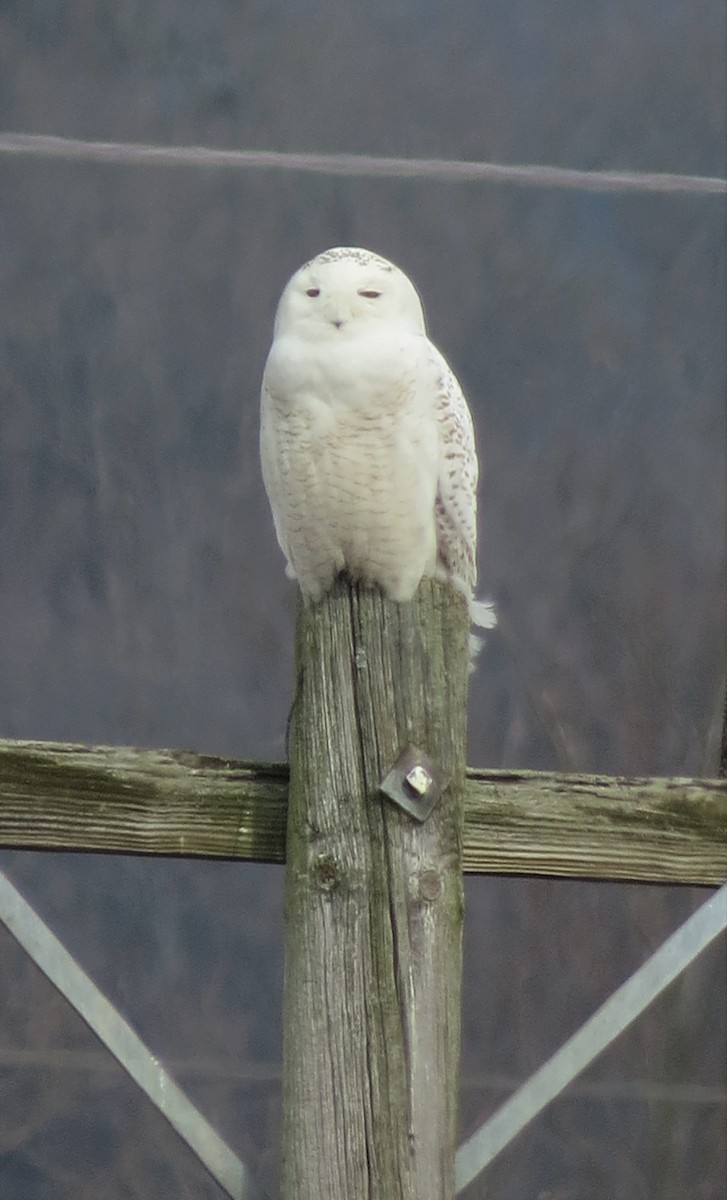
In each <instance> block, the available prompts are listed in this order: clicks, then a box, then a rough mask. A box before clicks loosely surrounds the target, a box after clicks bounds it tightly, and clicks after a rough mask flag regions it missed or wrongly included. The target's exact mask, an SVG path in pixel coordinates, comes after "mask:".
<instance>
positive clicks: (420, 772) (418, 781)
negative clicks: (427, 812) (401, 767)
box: [404, 763, 434, 796]
mask: <svg viewBox="0 0 727 1200" xmlns="http://www.w3.org/2000/svg"><path fill="white" fill-rule="evenodd" d="M404 778H405V780H406V782H407V783H408V784H409V787H410V788H411V790H412V791H413V792H416V794H417V796H426V794H427V792H428V791H429V789H430V787H431V786H432V784H433V783H434V780H433V779H432V777H431V775H430V774H429V772H428V771H427V769H426V767H423V766H422V765H421V763H417V764H416V766H415V767H412V769H411V771H407V773H406V775H405V776H404Z"/></svg>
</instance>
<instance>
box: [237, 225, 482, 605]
mask: <svg viewBox="0 0 727 1200" xmlns="http://www.w3.org/2000/svg"><path fill="white" fill-rule="evenodd" d="M260 451H261V458H262V470H263V479H264V482H265V487H266V490H267V493H268V497H269V500H270V505H271V508H272V510H273V518H274V520H275V529H276V532H277V535H278V541H279V542H280V545H281V547H282V549H283V552H284V554H285V556H286V558H287V560H288V568H287V570H288V574H289V575H290V576H291V577H292V578H297V580H298V582H299V584H300V588H301V591H302V592H303V594H304V595H305V596H308V597H310V598H311V599H313V600H317V599H319V598H320V597H321V596H322V595H323V594H324V593H325V592H326V591H327V590H328V589H329V588H330V587H331V585H332V583H333V581H334V580H335V578H336V577H337V575H339V573H340V572H342V571H345V572H346V573H347V574H348V575H349V576H350V577H351V578H352V579H356V580H360V581H362V582H363V583H365V584H368V585H378V586H379V587H380V588H381V589H382V591H383V592H384V593H385V595H386V596H388V597H389V598H391V599H392V600H396V601H400V602H404V601H407V600H411V598H412V596H413V595H414V592H415V591H416V589H417V587H418V585H419V583H420V581H421V579H422V578H423V577H424V576H434V577H435V578H438V579H446V580H449V581H450V582H451V583H452V584H453V585H454V586H455V587H456V588H458V589H459V590H460V591H462V592H463V593H464V594H465V596H466V597H467V599H468V601H469V602H470V612H471V614H472V618H473V620H475V621H477V623H478V624H481V625H484V626H490V625H492V624H494V618H493V615H492V610H491V608H490V606H487V605H474V604H473V603H472V593H473V589H474V585H475V580H476V571H477V568H476V545H477V455H476V451H475V439H474V429H473V426H472V417H471V415H470V411H469V408H468V407H467V402H466V400H465V398H464V395H463V394H462V389H461V388H460V386H459V384H458V382H457V380H456V379H455V377H454V375H453V373H452V371H451V370H450V368H449V366H448V365H447V363H446V362H445V360H444V358H443V357H442V355H441V354H440V353H439V351H438V350H437V349H436V348H435V347H434V346H433V345H432V343H431V342H430V341H429V340H428V338H427V335H426V330H425V326H424V313H423V311H422V305H421V301H420V300H419V296H418V295H417V293H416V291H415V289H414V286H413V284H412V283H411V281H410V280H409V279H408V278H407V276H406V275H405V274H404V273H403V272H402V271H400V270H399V269H398V267H395V266H394V265H393V263H390V262H387V260H386V259H384V258H381V257H379V255H377V254H373V253H371V251H369V250H361V249H357V248H349V247H339V248H336V249H333V250H326V251H325V252H324V253H323V254H319V255H318V257H317V258H314V259H313V260H312V261H311V262H309V263H306V264H305V266H303V267H301V268H300V270H299V271H297V272H296V273H295V275H294V276H293V277H292V279H291V280H290V282H289V283H288V284H287V286H286V288H285V290H284V291H283V294H282V296H281V298H280V303H279V305H278V311H277V314H276V317H275V329H274V336H273V344H272V347H271V350H270V354H269V356H268V360H267V363H266V366H265V374H264V377H263V385H262V401H261V430H260Z"/></svg>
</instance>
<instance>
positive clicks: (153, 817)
mask: <svg viewBox="0 0 727 1200" xmlns="http://www.w3.org/2000/svg"><path fill="white" fill-rule="evenodd" d="M287 797H288V768H287V766H285V765H284V764H282V763H256V762H245V761H241V760H235V759H226V758H216V757H212V756H210V755H205V754H196V753H192V752H188V751H178V750H143V749H131V748H129V747H124V746H84V745H73V744H66V743H60V742H28V741H0V846H1V847H5V848H10V847H14V848H22V849H29V850H64V851H101V852H109V853H114V854H152V855H154V854H156V855H167V856H182V857H190V858H226V859H246V860H249V861H254V862H268V863H282V862H284V859H285V823H286V812H287ZM464 868H465V870H466V871H469V872H474V873H481V872H491V873H493V874H515V875H546V876H552V877H559V878H573V879H603V880H631V881H635V882H644V883H684V884H702V885H709V886H714V885H717V884H719V883H722V882H723V881H724V880H725V879H727V781H725V780H717V779H714V780H712V779H680V778H671V779H659V778H643V779H625V778H619V777H613V776H600V775H566V774H553V773H550V772H541V771H484V770H472V769H470V770H469V771H468V780H467V794H466V800H465V828H464Z"/></svg>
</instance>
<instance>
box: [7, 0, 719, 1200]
mask: <svg viewBox="0 0 727 1200" xmlns="http://www.w3.org/2000/svg"><path fill="white" fill-rule="evenodd" d="M726 40H727V39H726V36H725V9H724V4H723V2H722V0H659V3H656V0H604V2H603V3H601V4H596V3H593V2H591V3H585V2H584V0H580V2H576V0H551V3H549V4H547V5H546V4H543V3H542V2H541V0H518V2H517V3H512V0H508V2H507V3H505V2H503V0H490V2H489V3H487V4H483V3H482V0H461V2H460V3H459V4H457V5H447V4H444V3H443V2H437V0H426V2H425V3H421V2H420V3H414V2H413V0H388V2H384V0H370V2H369V3H367V4H363V5H362V4H354V3H351V2H350V0H340V2H338V3H332V2H331V0H328V2H326V0H281V2H280V3H278V4H276V5H273V4H267V3H263V2H262V0H257V2H253V3H245V4H235V3H232V0H207V2H206V3H205V4H204V5H200V4H195V3H192V2H191V0H180V2H179V3H178V4H175V5H169V4H162V3H159V2H158V0H147V2H146V3H143V4H142V3H135V2H134V0H116V2H115V3H114V4H113V5H112V4H110V3H109V2H108V0H73V2H71V3H67V4H62V3H59V2H58V0H42V2H41V0H23V2H22V3H20V2H19V0H15V2H14V0H7V2H6V3H5V4H2V5H0V127H2V128H3V129H5V130H12V131H23V132H37V133H54V134H62V135H67V136H73V137H80V138H92V139H103V140H122V141H123V140H129V141H132V140H133V141H145V142H158V143H165V144H176V145H180V146H183V145H193V144H197V145H206V146H220V147H229V148H246V149H251V148H260V149H276V150H297V151H303V150H310V151H322V152H328V153H336V152H359V153H365V154H381V155H396V156H431V157H440V158H448V159H458V158H461V159H472V160H492V161H502V162H511V163H518V162H540V163H551V164H557V165H560V166H572V167H579V168H586V169H587V168H591V169H609V168H611V169H616V168H631V169H635V170H642V171H668V172H672V171H673V172H681V173H696V174H705V175H724V172H725V49H726ZM0 182H1V186H0V736H2V737H11V738H48V739H63V740H77V741H84V742H111V743H131V744H134V745H146V746H176V747H191V748H196V749H200V750H204V751H208V752H210V753H222V754H232V755H236V756H243V757H251V758H255V759H263V760H278V759H282V758H283V757H284V730H285V721H286V716H287V711H288V706H289V703H290V698H291V675H292V650H291V642H292V630H293V623H294V616H295V591H294V588H293V585H292V584H290V583H288V582H287V581H286V580H285V579H284V575H283V566H284V563H283V558H282V555H281V554H280V551H279V550H278V547H277V544H276V542H275V536H274V532H273V526H272V520H271V518H270V515H269V512H268V508H267V504H266V501H265V496H264V492H263V487H262V481H261V477H260V471H259V466H258V453H257V428H258V393H259V380H260V376H261V372H262V367H263V363H264V360H265V355H266V353H267V348H268V345H269V340H270V334H271V323H272V317H273V312H274V308H275V304H276V300H277V297H278V295H279V292H280V290H281V288H282V286H283V284H284V283H285V281H286V279H287V278H288V276H289V275H290V274H291V273H292V271H293V270H295V268H296V267H297V266H298V265H299V264H300V263H301V262H303V261H304V260H305V259H306V258H308V257H310V256H311V255H313V254H315V253H317V252H318V251H320V250H322V249H325V248H326V247H328V246H332V245H337V244H359V245H364V246H367V247H370V248H372V249H374V250H377V251H379V252H380V253H382V254H384V255H386V256H387V257H390V258H392V259H393V260H394V261H396V262H397V263H398V264H399V265H400V266H402V267H403V268H404V269H405V270H406V271H407V272H408V273H409V274H410V275H411V276H412V277H413V279H414V280H415V282H416V284H417V286H418V287H419V289H420V291H421V294H422V296H423V299H424V303H425V307H426V311H427V315H428V321H429V328H430V333H431V335H432V338H433V340H434V341H435V342H436V343H437V344H438V345H439V346H440V348H441V349H442V350H443V352H444V353H445V355H446V356H447V357H448V359H449V360H450V362H451V363H452V365H453V366H454V368H455V370H456V372H457V374H458V376H459V377H460V379H461V382H462V384H463V386H464V388H465V391H466V393H467V395H468V397H469V399H470V403H471V406H472V409H473V413H474V416H475V422H476V426H477V431H478V440H479V446H480V452H481V459H482V464H483V470H482V485H481V495H480V504H481V520H480V524H481V531H480V567H481V585H482V590H483V591H486V592H489V593H491V594H493V595H494V596H495V597H496V599H497V603H498V607H499V611H500V616H501V626H500V630H499V632H498V633H497V634H495V635H494V636H493V637H492V638H491V639H490V642H489V643H488V646H487V648H486V650H485V652H484V653H483V655H482V657H481V659H480V665H479V668H478V671H477V673H476V674H475V676H474V677H473V682H472V691H471V707H470V748H469V760H470V762H471V763H472V764H473V765H481V766H499V765H503V766H518V767H532V768H544V769H550V768H558V767H559V768H563V769H566V770H567V769H577V770H586V771H595V772H608V773H615V774H639V773H643V774H647V773H648V774H664V775H666V774H674V775H676V774H685V775H686V774H714V773H715V772H716V758H717V751H716V743H717V735H718V709H719V702H720V700H721V693H722V689H723V686H724V679H725V636H724V624H725V542H726V539H725V404H724V399H725V337H724V329H725V316H726V312H725V211H724V208H725V206H724V198H723V197H719V196H715V197H710V196H698V195H694V196H690V195H616V194H607V195H603V194H596V193H590V192H566V191H557V190H544V189H523V188H516V187H513V186H506V185H501V184H492V183H483V182H480V183H472V182H469V183H459V182H458V183H447V182H431V181H426V180H421V179H412V180H386V179H375V178H367V179H362V178H355V177H326V176H321V175H308V174H293V173H288V172H285V171H280V170H275V171H266V172H262V171H254V170H231V169H212V168H200V167H191V166H175V167H171V166H166V167H160V166H150V165H147V166H140V165H99V164H95V163H83V162H73V163H62V162H58V161H52V160H30V159H22V158H10V157H7V156H3V157H1V158H0ZM0 866H2V867H4V869H6V870H7V871H8V873H9V874H10V875H11V877H12V878H13V880H14V881H15V882H16V883H18V885H19V886H21V888H22V890H23V891H24V893H25V894H26V895H27V896H28V898H29V899H30V900H31V901H32V902H33V903H34V904H35V905H36V906H37V907H38V909H39V910H40V912H41V913H42V914H43V915H44V917H45V918H46V919H47V920H48V921H49V923H50V924H51V925H52V927H53V928H54V929H55V930H56V931H57V932H58V933H59V935H60V936H61V937H63V938H64V939H65V941H66V942H67V944H68V946H69V948H70V949H71V950H72V951H73V952H74V953H75V954H76V955H77V956H78V958H79V960H80V961H81V962H82V964H83V965H84V966H85V968H86V969H87V970H89V971H90V973H91V974H92V975H93V977H94V979H95V980H96V981H97V982H98V983H99V984H100V985H101V986H102V987H103V988H104V989H105V990H106V992H107V993H108V995H109V996H110V998H111V999H112V1000H113V1001H114V1003H116V1004H118V1005H119V1007H120V1008H121V1010H122V1011H123V1012H124V1013H125V1015H127V1016H128V1017H129V1019H130V1020H132V1022H133V1023H134V1025H135V1026H136V1028H138V1030H139V1032H140V1033H141V1034H142V1036H143V1037H144V1038H146V1039H147V1040H148V1042H149V1044H150V1045H151V1046H152V1048H153V1049H154V1051H155V1053H157V1054H158V1055H159V1056H160V1057H161V1058H162V1059H163V1060H164V1061H165V1062H166V1063H168V1064H169V1065H170V1066H171V1067H172V1069H173V1070H174V1072H175V1074H176V1075H177V1077H178V1078H179V1079H180V1081H181V1082H182V1084H183V1085H184V1086H185V1088H187V1090H188V1091H189V1093H190V1095H191V1096H192V1098H193V1099H194V1100H195V1101H196V1102H197V1103H198V1104H199V1106H200V1107H201V1108H202V1109H203V1111H204V1112H205V1114H206V1115H207V1116H208V1117H209V1118H210V1120H212V1121H213V1122H214V1123H215V1125H216V1126H217V1127H218V1128H219V1129H220V1131H221V1132H222V1133H223V1135H224V1136H225V1137H227V1138H228V1139H229V1141H230V1143H231V1144H232V1145H233V1146H234V1147H235V1149H236V1150H237V1151H238V1152H239V1153H240V1154H241V1155H242V1156H243V1158H245V1160H246V1161H247V1162H248V1163H249V1164H250V1165H251V1166H252V1167H253V1168H254V1169H255V1170H256V1171H257V1172H258V1174H259V1176H260V1178H261V1180H263V1182H264V1183H265V1184H266V1186H267V1187H269V1189H270V1190H271V1192H273V1193H274V1192H275V1189H276V1186H277V1179H278V1157H279V1122H280V1080H279V1074H280V1000H281V973H282V877H283V873H282V871H281V870H280V869H277V868H272V867H256V866H252V865H249V864H225V863H194V864H193V863H188V862H181V861H164V860H159V861H145V860H136V859H121V858H111V857H102V856H70V855H67V856H63V855H54V856H44V855H33V854H10V853H5V854H3V855H0ZM706 895H707V893H705V892H701V891H699V890H697V889H686V888H671V889H666V888H656V887H637V886H630V887H627V886H615V885H599V884H595V883H594V884H585V883H584V884H581V883H577V884H576V883H562V882H555V881H545V880H543V881H535V880H529V881H528V880H516V879H494V878H476V879H472V880H469V881H468V887H467V900H468V911H467V927H466V946H465V963H466V966H465V1012H464V1056H463V1064H464V1066H463V1080H462V1131H463V1134H464V1133H466V1132H469V1131H470V1130H472V1129H473V1128H474V1127H475V1126H476V1125H477V1124H478V1123H479V1122H481V1121H482V1120H483V1119H484V1118H485V1116H487V1115H488V1113H490V1112H491V1111H493V1109H494V1108H495V1107H496V1105H497V1104H498V1103H499V1102H500V1101H501V1100H502V1099H503V1098H504V1097H505V1096H506V1095H507V1093H508V1091H509V1090H510V1089H511V1088H512V1087H513V1086H514V1085H515V1084H516V1082H517V1081H519V1080H521V1079H524V1078H526V1077H527V1075H528V1074H529V1073H530V1072H531V1071H532V1070H533V1069H535V1068H536V1067H537V1066H538V1065H540V1063H541V1062H542V1061H543V1059H544V1058H545V1057H546V1056H547V1055H548V1054H549V1053H551V1052H552V1050H554V1049H555V1048H556V1047H557V1046H558V1045H559V1044H560V1043H561V1042H562V1041H563V1040H564V1039H565V1038H566V1037H567V1036H568V1035H569V1034H570V1033H572V1032H573V1031H574V1030H575V1029H576V1028H577V1027H578V1026H579V1024H580V1023H581V1022H582V1021H583V1020H584V1019H585V1018H586V1017H587V1016H588V1015H589V1014H590V1013H591V1011H592V1010H593V1008H594V1007H595V1006H596V1005H597V1004H598V1003H599V1002H600V1001H601V1000H602V999H604V998H605V997H606V996H607V995H608V994H609V993H610V991H611V990H613V988H614V987H616V986H617V985H618V984H619V983H620V982H621V981H622V980H623V979H624V978H626V976H627V975H628V974H629V973H630V972H631V971H632V970H633V969H634V968H635V967H636V966H637V965H638V964H639V963H640V962H641V961H642V960H643V959H644V958H645V957H646V956H647V955H648V954H649V953H650V951H651V950H653V949H655V948H656V947H657V946H658V944H659V943H660V942H661V941H662V940H663V938H664V937H665V936H667V934H668V933H669V932H670V931H671V930H672V929H673V928H674V927H675V926H676V925H677V924H678V923H679V922H680V921H681V920H683V919H684V918H685V917H686V916H687V915H688V914H689V913H690V912H691V911H693V909H694V908H695V907H696V906H697V905H698V904H699V903H700V902H701V901H702V900H703V899H705V898H706ZM0 963H1V969H0V1197H2V1200H66V1198H68V1200H70V1198H73V1200H92V1198H93V1200H95V1198H96V1197H97V1196H99V1195H100V1194H103V1195H104V1196H106V1197H108V1198H109V1200H126V1198H134V1200H136V1198H148V1197H154V1198H155V1200H168V1198H169V1200H172V1198H175V1200H176V1198H180V1197H181V1198H184V1197H195V1198H201V1200H214V1198H219V1197H220V1196H221V1192H220V1190H219V1189H218V1188H217V1187H216V1185H214V1184H213V1183H212V1182H211V1181H210V1180H209V1179H208V1178H207V1176H206V1174H205V1172H204V1170H203V1169H202V1168H201V1167H200V1166H199V1165H198V1164H197V1163H196V1161H195V1160H194V1159H193V1158H192V1156H191V1154H190V1153H189V1152H188V1151H187V1150H186V1149H185V1147H184V1146H183V1145H182V1144H181V1143H180V1142H179V1141H178V1139H177V1138H176V1137H175V1135H174V1134H172V1133H171V1131H170V1130H168V1129H167V1127H166V1125H165V1122H164V1121H163V1119H162V1118H161V1117H160V1116H159V1115H158V1114H157V1113H156V1112H155V1111H154V1110H153V1109H152V1108H151V1106H150V1105H148V1104H147V1103H146V1102H145V1101H144V1100H143V1099H142V1098H141V1097H140V1095H139V1094H138V1093H137V1092H136V1090H135V1088H134V1086H133V1085H132V1084H131V1083H129V1082H128V1081H127V1080H126V1079H125V1078H124V1076H123V1074H122V1072H121V1071H120V1070H119V1069H118V1068H116V1067H115V1066H114V1064H113V1062H112V1061H111V1059H110V1057H109V1056H108V1055H107V1054H106V1053H105V1052H104V1051H103V1050H102V1049H101V1048H100V1047H99V1046H98V1044H97V1043H96V1042H95V1039H94V1038H93V1036H92V1035H91V1034H90V1033H88V1032H87V1030H86V1029H85V1026H84V1025H83V1024H82V1022H81V1021H80V1020H79V1019H78V1018H77V1017H75V1016H74V1014H73V1013H71V1012H70V1011H69V1009H68V1006H67V1005H66V1004H65V1002H64V1001H62V1000H61V999H60V998H59V997H58V996H57V995H56V994H55V992H54V990H53V988H52V987H51V985H50V984H48V983H47V982H46V981H45V980H44V978H43V977H42V976H41V975H40V974H39V973H38V971H37V970H36V969H35V968H34V967H33V966H32V965H31V964H30V962H29V961H28V960H27V958H26V957H25V956H24V955H23V953H22V952H20V951H19V950H18V949H17V947H16V946H15V943H14V942H13V941H12V939H11V938H10V936H9V935H7V934H6V933H5V932H4V931H2V930H0ZM726 983H727V958H726V956H725V948H724V945H717V946H715V947H714V948H713V949H711V950H710V951H709V952H707V953H706V954H705V955H704V956H703V958H702V959H701V960H700V961H699V963H698V964H697V965H696V966H695V967H693V968H692V969H691V970H690V971H689V972H688V973H687V974H686V975H685V976H684V977H683V978H682V979H680V981H679V982H678V983H677V984H675V985H674V986H673V987H672V988H671V989H670V991H669V992H668V993H667V994H666V995H665V996H664V997H663V998H662V999H661V1000H660V1001H659V1002H658V1003H657V1004H656V1005H654V1007H653V1009H652V1010H650V1011H649V1012H648V1013H647V1014H646V1016H645V1017H644V1018H642V1019H641V1020H640V1021H639V1022H638V1023H637V1024H636V1025H635V1026H634V1027H633V1028H632V1029H631V1030H630V1031H629V1032H628V1033H627V1034H626V1035H625V1036H624V1037H622V1038H621V1039H620V1040H619V1041H618V1043H617V1044H616V1045H615V1046H614V1047H613V1048H612V1049H611V1050H610V1051H609V1052H608V1053H607V1054H605V1055H604V1056H603V1058H602V1059H600V1060H599V1061H598V1062H597V1063H596V1064H595V1065H594V1067H593V1068H592V1069H591V1070H590V1071H589V1072H588V1073H587V1074H586V1075H585V1076H584V1077H583V1078H582V1079H581V1080H580V1081H578V1082H577V1083H576V1084H575V1085H573V1086H572V1087H571V1088H570V1089H569V1091H568V1092H567V1093H566V1094H565V1096H564V1097H563V1098H562V1099H561V1100H559V1101H558V1102H557V1103H555V1104H554V1105H553V1106H552V1107H551V1109H549V1110H548V1111H547V1112H546V1113H545V1114H543V1116H542V1117H541V1118H539V1119H538V1120H537V1121H536V1122H534V1123H533V1124H532V1125H531V1126H530V1127H529V1128H528V1130H527V1131H526V1132H525V1133H524V1134H523V1135H522V1136H521V1137H520V1138H519V1139H518V1141H517V1142H516V1143H515V1144H513V1145H512V1146H511V1147H510V1148H509V1149H508V1150H507V1151H506V1152H505V1153H503V1155H502V1156H501V1157H500V1158H499V1159H498V1160H497V1161H496V1163H495V1164H494V1165H493V1167H492V1168H491V1169H490V1170H489V1172H488V1174H487V1176H486V1177H483V1178H481V1179H479V1180H478V1181H476V1182H475V1183H474V1184H473V1185H472V1186H471V1187H470V1189H469V1190H468V1191H467V1193H466V1195H467V1198H468V1200H484V1198H485V1197H487V1200H685V1198H689V1200H725V1197H726V1196H727V1183H726V1179H725V1177H726V1174H727V1160H726V1155H725V1140H724V1125H725V1119H726V1118H727V1065H726V1063H727V1013H726V1004H725V985H726ZM342 1200H343V1198H342Z"/></svg>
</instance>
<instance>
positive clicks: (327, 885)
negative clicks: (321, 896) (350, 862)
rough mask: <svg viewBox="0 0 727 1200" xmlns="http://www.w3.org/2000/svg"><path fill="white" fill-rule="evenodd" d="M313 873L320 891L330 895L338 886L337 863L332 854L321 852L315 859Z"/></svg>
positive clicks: (339, 878) (339, 880) (339, 881)
mask: <svg viewBox="0 0 727 1200" xmlns="http://www.w3.org/2000/svg"><path fill="white" fill-rule="evenodd" d="M313 874H314V877H315V881H316V884H317V885H318V888H319V890H320V891H322V892H325V893H326V894H327V895H330V894H331V892H335V890H336V888H337V887H339V886H340V883H341V876H340V873H339V870H338V863H337V862H336V860H335V858H334V857H333V855H332V854H321V855H319V857H318V858H317V859H316V863H315V866H314V867H313Z"/></svg>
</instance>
